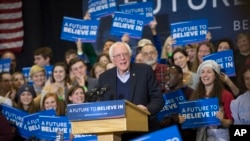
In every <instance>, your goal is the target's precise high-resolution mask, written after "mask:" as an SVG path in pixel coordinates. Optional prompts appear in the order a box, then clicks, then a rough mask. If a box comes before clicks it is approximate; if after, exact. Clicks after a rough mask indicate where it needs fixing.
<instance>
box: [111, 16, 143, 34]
mask: <svg viewBox="0 0 250 141" xmlns="http://www.w3.org/2000/svg"><path fill="white" fill-rule="evenodd" d="M144 21H145V17H144V16H141V15H137V14H128V13H124V12H115V14H114V18H113V22H112V26H111V31H110V34H112V35H116V36H120V37H121V36H123V35H124V34H129V36H130V38H135V39H140V38H141V36H142V31H143V27H144Z"/></svg>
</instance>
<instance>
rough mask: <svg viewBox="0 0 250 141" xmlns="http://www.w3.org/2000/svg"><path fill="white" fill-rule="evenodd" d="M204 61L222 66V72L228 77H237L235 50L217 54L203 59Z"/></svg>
mask: <svg viewBox="0 0 250 141" xmlns="http://www.w3.org/2000/svg"><path fill="white" fill-rule="evenodd" d="M203 60H204V61H205V60H214V61H215V62H217V63H218V64H219V65H220V66H221V72H223V73H225V74H227V75H228V76H235V75H236V74H235V66H234V54H233V50H225V51H220V52H216V53H213V54H210V55H207V56H205V57H203Z"/></svg>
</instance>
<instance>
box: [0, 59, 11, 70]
mask: <svg viewBox="0 0 250 141" xmlns="http://www.w3.org/2000/svg"><path fill="white" fill-rule="evenodd" d="M10 64H11V59H10V58H6V59H0V72H10Z"/></svg>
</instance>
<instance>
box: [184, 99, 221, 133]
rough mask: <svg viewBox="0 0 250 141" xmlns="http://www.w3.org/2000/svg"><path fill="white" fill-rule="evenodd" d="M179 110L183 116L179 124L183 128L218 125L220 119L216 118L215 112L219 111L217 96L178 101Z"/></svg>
mask: <svg viewBox="0 0 250 141" xmlns="http://www.w3.org/2000/svg"><path fill="white" fill-rule="evenodd" d="M179 110H180V113H181V115H182V116H184V117H185V122H184V123H182V125H181V126H182V128H183V129H185V128H196V127H203V126H208V125H220V120H219V119H218V118H216V112H218V111H219V102H218V98H208V99H200V100H195V101H186V102H180V103H179Z"/></svg>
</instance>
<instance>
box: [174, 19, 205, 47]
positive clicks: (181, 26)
mask: <svg viewBox="0 0 250 141" xmlns="http://www.w3.org/2000/svg"><path fill="white" fill-rule="evenodd" d="M207 29H208V20H207V19H201V20H192V21H183V22H177V23H172V24H171V36H172V38H173V39H175V40H176V44H175V45H176V46H177V45H187V44H192V43H197V42H201V41H205V40H206V35H207Z"/></svg>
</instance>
